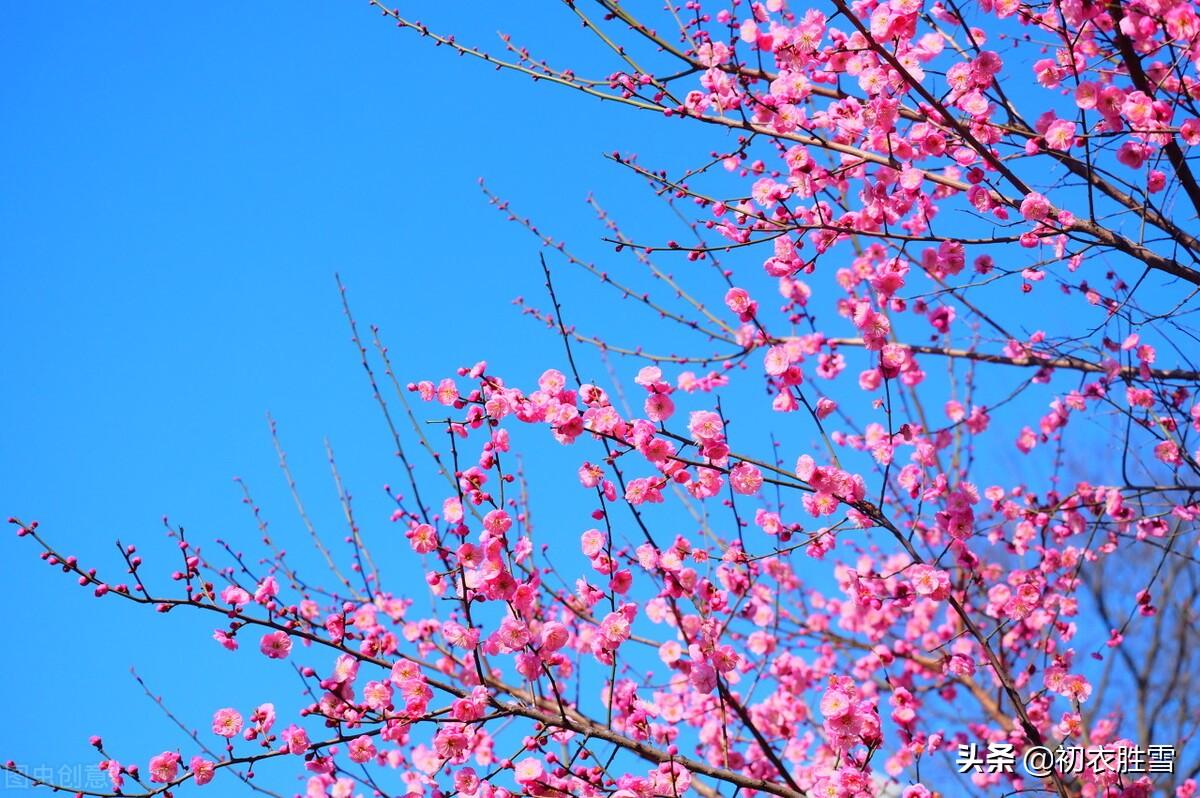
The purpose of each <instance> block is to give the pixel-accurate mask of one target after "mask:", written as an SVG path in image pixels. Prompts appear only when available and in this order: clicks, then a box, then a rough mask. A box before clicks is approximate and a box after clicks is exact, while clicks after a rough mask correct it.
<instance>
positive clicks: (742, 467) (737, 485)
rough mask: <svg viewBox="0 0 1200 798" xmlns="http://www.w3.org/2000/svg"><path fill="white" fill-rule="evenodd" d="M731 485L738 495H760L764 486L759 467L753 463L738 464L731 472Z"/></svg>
mask: <svg viewBox="0 0 1200 798" xmlns="http://www.w3.org/2000/svg"><path fill="white" fill-rule="evenodd" d="M729 484H730V485H731V486H733V489H734V491H736V492H737V493H743V494H746V495H750V494H754V493H758V490H759V488H761V487H762V484H763V475H762V472H761V471H759V470H758V467H757V466H755V465H753V464H751V463H738V464H737V465H735V466H734V467H733V468H732V469H730V471H729Z"/></svg>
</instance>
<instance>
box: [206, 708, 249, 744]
mask: <svg viewBox="0 0 1200 798" xmlns="http://www.w3.org/2000/svg"><path fill="white" fill-rule="evenodd" d="M212 730H213V734H219V735H221V736H222V737H233V736H235V735H236V734H237V733H238V732H240V731H241V730H242V716H241V714H240V713H239V712H238V711H237V710H235V709H231V708H229V707H226V708H224V709H218V710H217V711H216V712H215V713H213V721H212Z"/></svg>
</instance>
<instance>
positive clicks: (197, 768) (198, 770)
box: [188, 756, 216, 787]
mask: <svg viewBox="0 0 1200 798" xmlns="http://www.w3.org/2000/svg"><path fill="white" fill-rule="evenodd" d="M188 770H190V771H192V778H193V779H194V780H195V782H196V784H198V785H200V786H201V787H203V786H204V785H205V784H208V783H209V782H210V781H212V780H213V776H214V775H215V774H216V765H215V764H214V763H213V762H210V761H209V760H207V759H205V758H204V757H201V756H194V757H192V761H191V762H190V763H189V764H188Z"/></svg>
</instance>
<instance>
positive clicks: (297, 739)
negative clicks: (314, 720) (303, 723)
mask: <svg viewBox="0 0 1200 798" xmlns="http://www.w3.org/2000/svg"><path fill="white" fill-rule="evenodd" d="M279 736H280V737H281V738H282V739H283V743H284V745H285V746H286V747H287V752H288V753H289V754H294V755H295V756H301V755H303V754H304V753H305V752H306V751H308V733H307V732H306V731H304V729H301V728H300V727H299V726H297V725H296V724H294V723H293V724H292V725H291V726H288V727H287V728H286V729H284V730H283V731H281V732H280V733H279Z"/></svg>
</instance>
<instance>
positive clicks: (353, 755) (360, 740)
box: [347, 735, 376, 764]
mask: <svg viewBox="0 0 1200 798" xmlns="http://www.w3.org/2000/svg"><path fill="white" fill-rule="evenodd" d="M347 747H348V748H349V755H350V761H351V762H357V763H359V764H362V763H363V762H370V761H371V760H372V759H374V758H375V754H376V749H375V743H374V741H372V740H371V738H370V737H367V736H366V735H363V736H361V737H355V738H354V739H353V740H351V741H350V745H349V746H347Z"/></svg>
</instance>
